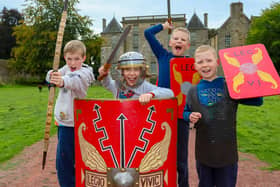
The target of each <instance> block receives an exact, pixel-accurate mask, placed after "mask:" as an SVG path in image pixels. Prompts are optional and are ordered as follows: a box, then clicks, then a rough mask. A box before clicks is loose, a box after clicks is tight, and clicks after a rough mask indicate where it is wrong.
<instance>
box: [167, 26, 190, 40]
mask: <svg viewBox="0 0 280 187" xmlns="http://www.w3.org/2000/svg"><path fill="white" fill-rule="evenodd" d="M177 31H181V32H184V33H186V34H187V35H188V39H189V42H191V34H190V31H189V30H188V29H187V28H186V27H177V28H175V29H174V30H173V31H172V34H171V36H172V35H173V33H175V32H177Z"/></svg>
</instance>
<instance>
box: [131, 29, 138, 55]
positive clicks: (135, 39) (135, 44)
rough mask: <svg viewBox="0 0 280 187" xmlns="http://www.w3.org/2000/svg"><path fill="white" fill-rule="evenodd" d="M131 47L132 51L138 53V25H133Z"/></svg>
mask: <svg viewBox="0 0 280 187" xmlns="http://www.w3.org/2000/svg"><path fill="white" fill-rule="evenodd" d="M132 47H133V50H134V51H138V48H139V27H138V25H133V39H132Z"/></svg>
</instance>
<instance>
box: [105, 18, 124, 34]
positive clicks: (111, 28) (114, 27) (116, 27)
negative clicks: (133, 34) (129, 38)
mask: <svg viewBox="0 0 280 187" xmlns="http://www.w3.org/2000/svg"><path fill="white" fill-rule="evenodd" d="M122 31H123V29H122V27H121V25H120V24H119V23H118V21H117V20H116V18H115V17H113V19H112V20H111V21H110V23H109V24H108V25H107V26H106V28H105V29H104V31H103V33H120V32H122Z"/></svg>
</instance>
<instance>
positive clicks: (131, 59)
mask: <svg viewBox="0 0 280 187" xmlns="http://www.w3.org/2000/svg"><path fill="white" fill-rule="evenodd" d="M131 67H140V68H141V74H140V76H139V79H138V80H137V84H136V87H137V86H139V85H140V84H141V83H142V82H143V81H144V79H145V77H146V76H147V69H148V66H147V65H146V63H145V59H144V56H143V55H142V54H141V53H139V52H134V51H130V52H126V53H124V54H122V55H121V56H120V58H119V60H118V66H117V69H119V70H121V71H122V69H125V68H131ZM121 73H122V72H121ZM121 82H123V81H121Z"/></svg>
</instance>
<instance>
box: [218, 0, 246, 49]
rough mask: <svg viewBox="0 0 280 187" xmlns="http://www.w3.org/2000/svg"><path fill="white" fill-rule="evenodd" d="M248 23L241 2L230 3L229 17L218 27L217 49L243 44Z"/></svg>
mask: <svg viewBox="0 0 280 187" xmlns="http://www.w3.org/2000/svg"><path fill="white" fill-rule="evenodd" d="M250 24H251V21H250V20H249V19H248V17H247V16H246V15H245V14H244V13H243V4H242V3H240V2H238V3H232V4H231V15H230V17H229V18H228V19H227V20H226V21H225V23H224V24H223V25H222V26H221V27H220V28H219V29H218V46H217V47H218V50H220V49H224V48H230V47H236V46H242V45H245V41H246V37H247V34H248V31H249V28H250Z"/></svg>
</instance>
